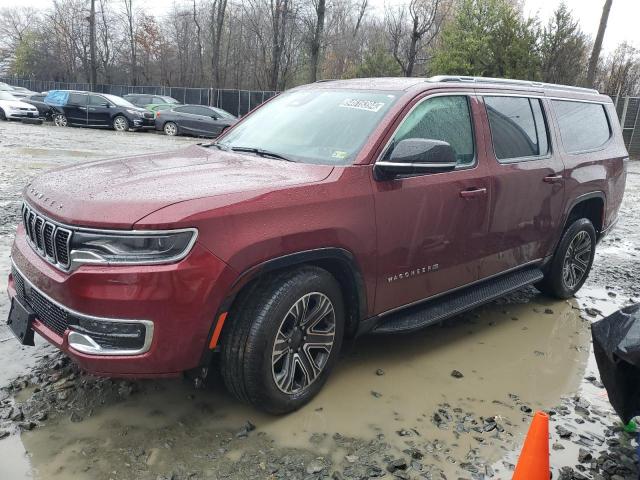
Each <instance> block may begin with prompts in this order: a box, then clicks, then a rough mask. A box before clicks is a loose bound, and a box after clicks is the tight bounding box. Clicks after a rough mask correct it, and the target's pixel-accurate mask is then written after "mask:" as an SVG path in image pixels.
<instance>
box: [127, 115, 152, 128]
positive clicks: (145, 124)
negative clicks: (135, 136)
mask: <svg viewBox="0 0 640 480" xmlns="http://www.w3.org/2000/svg"><path fill="white" fill-rule="evenodd" d="M131 124H132V126H133V128H143V129H147V128H155V126H156V123H155V119H154V118H153V116H152V117H151V118H147V117H134V118H133V119H132V120H131Z"/></svg>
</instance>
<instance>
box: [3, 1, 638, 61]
mask: <svg viewBox="0 0 640 480" xmlns="http://www.w3.org/2000/svg"><path fill="white" fill-rule="evenodd" d="M111 1H112V2H116V1H118V0H111ZM174 1H176V2H177V3H185V2H186V0H137V3H138V4H140V5H144V4H148V5H149V6H150V9H153V10H155V11H156V12H157V13H158V14H160V15H161V14H163V13H165V12H167V11H168V10H169V9H170V8H171V5H172V4H173V3H174ZM236 1H241V0H236ZM369 2H370V5H371V9H372V10H371V11H372V13H376V14H382V12H383V11H384V7H385V5H401V4H405V3H408V0H369ZM523 3H524V12H525V14H526V15H527V16H532V15H535V14H536V13H537V14H538V15H539V17H540V18H541V20H542V22H543V23H546V22H547V19H548V18H549V17H550V16H551V13H552V12H553V10H554V9H555V8H556V6H557V5H558V4H559V1H558V0H524V2H523ZM565 3H566V4H567V6H568V7H569V9H570V10H572V11H573V13H574V15H575V16H576V17H577V18H578V20H579V21H580V27H581V28H582V30H583V31H584V32H585V33H587V34H588V35H590V36H591V38H592V39H594V38H595V36H596V33H597V31H598V24H599V23H600V15H601V14H602V7H603V5H604V0H565ZM20 4H21V5H25V6H26V5H31V6H33V7H35V8H47V7H49V6H50V5H51V0H21V2H20ZM13 5H15V0H0V7H4V6H13ZM623 41H627V42H629V43H631V44H633V45H634V46H635V47H636V48H639V49H640V0H613V6H612V7H611V12H610V14H609V23H608V25H607V31H606V33H605V37H604V42H603V45H602V48H603V51H604V52H605V53H610V52H612V51H613V50H614V49H615V47H616V46H617V45H618V44H619V43H621V42H623Z"/></svg>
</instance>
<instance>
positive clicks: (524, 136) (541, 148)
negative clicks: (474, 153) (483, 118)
mask: <svg viewBox="0 0 640 480" xmlns="http://www.w3.org/2000/svg"><path fill="white" fill-rule="evenodd" d="M484 101H485V104H486V106H487V114H488V116H489V124H490V126H491V138H492V140H493V148H494V150H495V153H496V158H497V159H498V160H510V159H515V158H528V157H537V156H541V155H546V154H547V153H549V140H548V135H547V128H546V123H545V120H544V115H543V113H542V105H541V104H540V100H539V99H537V98H524V97H485V99H484Z"/></svg>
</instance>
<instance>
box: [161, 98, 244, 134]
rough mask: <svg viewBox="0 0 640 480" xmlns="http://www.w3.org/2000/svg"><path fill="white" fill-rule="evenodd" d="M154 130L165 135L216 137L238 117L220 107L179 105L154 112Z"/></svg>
mask: <svg viewBox="0 0 640 480" xmlns="http://www.w3.org/2000/svg"><path fill="white" fill-rule="evenodd" d="M155 115H156V130H162V131H164V133H165V134H166V135H171V136H174V135H181V134H185V135H194V136H196V137H217V136H218V135H220V134H221V133H222V132H223V131H224V130H225V129H226V128H228V127H230V126H231V125H234V124H235V123H236V122H237V121H238V119H237V118H236V117H235V116H234V115H231V114H230V113H229V112H226V111H224V110H222V109H221V108H215V107H207V106H204V105H180V106H178V107H175V108H172V109H170V110H161V111H157V112H156V114H155Z"/></svg>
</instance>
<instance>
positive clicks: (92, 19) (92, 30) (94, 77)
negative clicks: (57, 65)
mask: <svg viewBox="0 0 640 480" xmlns="http://www.w3.org/2000/svg"><path fill="white" fill-rule="evenodd" d="M89 51H90V56H91V60H90V62H91V84H92V85H95V84H96V83H98V63H97V61H96V0H91V10H90V12H89Z"/></svg>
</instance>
